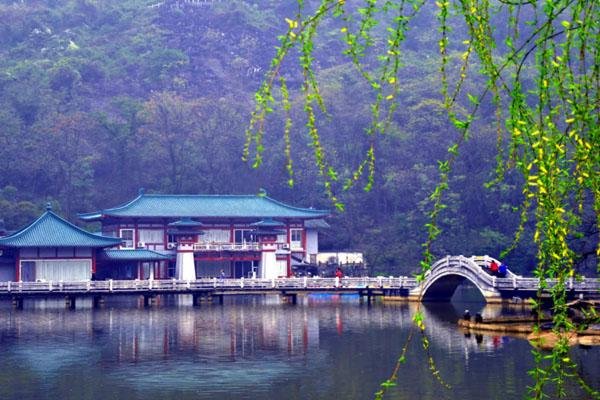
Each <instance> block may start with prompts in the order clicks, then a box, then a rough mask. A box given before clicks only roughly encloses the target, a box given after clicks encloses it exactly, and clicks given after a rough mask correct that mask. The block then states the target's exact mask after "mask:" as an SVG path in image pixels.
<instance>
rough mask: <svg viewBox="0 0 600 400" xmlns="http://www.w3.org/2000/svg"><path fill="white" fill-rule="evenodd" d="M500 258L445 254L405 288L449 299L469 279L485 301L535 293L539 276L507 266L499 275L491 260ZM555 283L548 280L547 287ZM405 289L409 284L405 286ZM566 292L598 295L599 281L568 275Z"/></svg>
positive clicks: (416, 293)
mask: <svg viewBox="0 0 600 400" xmlns="http://www.w3.org/2000/svg"><path fill="white" fill-rule="evenodd" d="M492 261H495V262H496V263H497V264H498V265H500V264H501V263H500V261H498V260H496V259H494V258H492V257H489V256H481V257H478V256H473V257H464V256H446V257H444V258H442V259H440V260H438V261H437V262H436V263H435V264H433V265H432V266H431V270H430V271H429V272H428V273H427V274H426V276H425V280H424V281H423V282H421V283H420V284H417V282H416V281H414V286H413V287H411V288H410V289H409V290H408V295H409V296H410V297H412V298H415V299H418V300H422V301H428V300H429V301H431V300H434V301H436V300H437V301H448V300H450V298H451V297H452V295H453V294H454V291H455V290H456V288H457V287H458V286H459V285H460V284H462V283H463V282H465V281H469V282H471V283H472V284H473V285H474V286H475V287H476V288H477V289H478V290H479V292H480V293H481V295H482V296H483V297H484V299H485V300H486V302H492V303H493V302H501V301H505V300H512V299H524V298H531V297H536V296H537V294H538V293H537V292H538V289H539V286H540V281H539V279H538V278H532V277H523V276H519V275H516V274H514V273H513V272H511V271H510V270H507V272H506V274H505V275H504V276H502V277H500V276H495V275H493V274H492V273H490V269H489V267H490V264H491V263H492ZM555 284H556V281H555V280H548V281H547V285H548V288H551V287H552V286H553V285H555ZM407 289H408V288H407ZM567 290H568V296H569V297H571V298H575V297H578V296H580V295H581V296H584V297H586V298H590V297H599V295H600V282H599V281H598V279H595V278H585V277H584V278H582V279H574V278H570V279H569V281H568V282H567Z"/></svg>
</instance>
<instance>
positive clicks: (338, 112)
mask: <svg viewBox="0 0 600 400" xmlns="http://www.w3.org/2000/svg"><path fill="white" fill-rule="evenodd" d="M296 12H297V6H296V4H295V2H280V1H260V2H249V1H241V0H235V1H227V2H219V1H214V2H207V5H204V6H193V5H191V4H188V3H186V2H185V1H174V0H171V1H164V2H158V1H144V0H125V1H116V0H107V1H102V2H96V1H90V0H53V1H41V0H40V1H36V0H28V1H6V0H5V1H2V2H0V33H1V34H0V54H1V58H0V143H1V146H0V163H1V166H2V167H1V169H0V171H1V172H0V189H1V192H0V218H4V220H5V222H6V225H7V227H8V228H11V229H16V228H18V227H19V226H21V225H22V224H24V223H26V222H27V221H29V220H31V218H32V217H34V216H35V215H36V214H37V213H38V212H39V211H40V209H41V207H42V205H43V204H44V203H45V202H46V201H53V202H55V204H56V205H55V207H56V208H57V209H60V210H61V211H62V212H63V213H64V214H65V215H67V216H68V217H71V218H72V219H75V214H76V213H77V212H81V211H89V210H93V209H97V208H102V207H106V206H112V205H114V204H116V203H119V202H122V201H126V200H129V199H131V198H132V197H133V196H135V195H136V193H137V191H138V189H139V188H140V187H144V188H146V190H147V191H155V192H164V193H166V192H169V193H257V192H258V190H259V188H265V189H267V191H268V193H269V194H270V195H271V196H273V197H275V198H278V199H281V200H284V201H288V202H291V203H294V204H298V205H302V206H314V207H319V208H330V207H331V203H330V201H329V199H328V198H327V195H326V194H325V193H324V192H323V190H321V187H322V186H318V185H317V186H316V185H315V182H321V183H323V182H324V178H323V176H322V175H321V174H320V173H319V170H318V168H316V167H313V165H314V163H313V162H312V161H311V160H313V157H314V155H313V151H312V149H311V148H310V147H306V146H305V145H306V144H308V145H309V146H310V144H311V140H312V139H311V138H310V137H307V136H305V135H304V133H303V132H304V131H305V127H304V124H306V123H307V122H308V121H307V120H306V119H305V118H306V117H304V116H303V106H302V101H301V99H300V97H301V96H300V95H299V94H297V92H296V91H295V89H301V87H302V82H303V79H302V71H301V70H300V69H299V68H295V67H290V68H288V69H287V70H286V72H285V76H286V78H287V86H288V89H289V90H290V98H289V110H288V112H289V114H290V115H293V116H295V121H297V122H295V124H294V125H293V126H292V127H291V128H290V132H291V135H290V136H289V138H288V139H285V138H284V137H283V136H282V135H281V134H279V132H283V130H284V117H283V116H276V117H274V118H273V119H272V120H271V121H270V123H272V126H273V127H274V128H275V129H272V130H270V131H268V132H267V133H266V134H265V135H266V136H265V138H264V140H265V142H268V143H269V144H270V145H272V147H271V150H270V151H269V154H268V156H265V157H264V160H263V163H264V164H265V166H266V168H260V169H257V170H256V169H253V168H251V167H250V166H248V165H247V164H245V163H242V162H241V161H240V156H241V149H242V148H243V140H244V139H243V132H244V130H245V129H246V127H247V120H248V117H247V116H248V115H249V113H250V111H251V110H252V107H253V104H252V103H253V100H254V92H255V91H256V90H257V89H258V88H259V85H260V83H261V81H262V79H263V77H264V74H265V72H266V71H267V70H268V68H269V65H270V64H269V63H270V60H271V58H272V57H273V55H274V54H275V50H274V49H275V46H277V45H278V41H277V35H278V34H279V33H280V32H282V31H285V29H286V28H287V27H288V23H287V22H286V20H285V18H288V19H290V18H292V19H293V16H294V15H295V14H296ZM340 29H341V25H340V23H339V21H337V22H336V21H335V20H333V21H326V22H325V23H324V25H323V30H322V31H321V32H320V33H319V39H320V40H319V41H318V43H317V44H316V46H315V49H314V54H315V55H316V56H318V65H316V74H317V76H316V77H315V78H316V79H318V81H319V82H320V84H321V87H320V90H321V92H320V93H321V94H322V96H323V99H324V100H325V101H326V103H327V107H328V108H327V112H326V113H324V114H323V116H324V119H323V120H320V121H319V122H317V123H318V124H319V129H320V132H321V135H322V136H321V138H322V142H323V143H322V145H323V147H324V148H326V149H327V151H328V152H330V154H329V156H330V157H329V159H330V160H332V164H333V166H334V167H335V168H337V170H338V173H339V174H340V180H343V179H344V178H346V177H349V176H352V173H353V171H352V168H353V166H354V167H355V166H357V165H359V164H360V163H361V160H362V157H361V154H365V152H366V151H367V150H368V146H365V144H364V143H362V142H361V140H360V138H361V137H362V136H363V135H364V133H363V132H364V131H365V130H366V129H368V128H369V126H370V124H371V122H372V120H371V110H370V108H369V100H374V99H375V98H374V95H373V94H372V92H371V91H370V90H369V89H370V87H369V84H368V83H366V82H365V80H363V79H361V78H360V77H358V76H357V74H356V71H355V69H354V66H353V65H352V62H349V61H348V59H347V58H345V57H344V56H343V55H342V54H341V51H343V50H344V48H345V44H344V42H343V41H340V40H339V32H340ZM375 29H377V28H375ZM410 29H411V33H412V36H411V40H410V41H407V42H406V43H405V48H404V49H403V52H404V53H403V54H404V61H403V63H404V64H403V66H402V68H400V69H399V75H398V81H401V82H402V90H400V91H399V92H398V93H397V95H396V103H397V104H399V106H398V107H397V109H396V112H395V114H394V116H393V118H392V120H391V121H390V123H389V126H388V129H386V131H385V134H383V135H381V138H380V140H379V142H378V144H377V150H378V158H377V160H376V164H377V171H378V172H377V174H376V176H375V183H376V184H375V185H373V187H372V190H371V191H370V192H364V191H360V190H354V191H347V192H339V193H337V195H338V197H339V199H340V201H341V202H343V204H345V209H346V210H345V212H344V213H336V215H335V216H334V217H333V220H332V221H331V225H332V226H333V228H332V229H331V230H329V231H327V232H324V235H323V238H322V245H323V247H324V248H325V249H327V248H334V249H348V250H358V251H364V252H365V253H366V255H367V260H368V263H369V264H370V265H371V268H372V271H373V273H385V274H406V273H409V272H414V271H416V270H417V269H418V263H419V260H420V253H421V243H422V242H423V241H424V240H425V238H426V236H425V235H426V234H425V233H424V231H423V230H422V229H421V227H422V226H423V224H425V223H426V222H427V221H426V217H425V212H426V211H427V209H428V203H427V198H428V196H429V194H430V193H431V191H432V190H433V189H434V187H435V185H436V184H437V182H438V165H437V160H439V159H443V158H444V157H445V156H446V151H447V148H448V146H450V145H451V144H452V143H453V142H454V141H456V140H457V138H458V134H457V133H456V131H455V130H454V129H453V125H452V121H451V120H450V119H449V118H448V115H447V113H446V112H445V108H444V103H443V99H442V98H441V97H440V95H439V93H440V89H441V82H440V80H439V78H438V69H439V65H438V63H437V59H436V54H437V41H438V37H437V35H436V29H437V28H436V10H435V5H433V4H432V5H430V6H429V5H428V6H427V7H425V8H424V9H423V12H422V13H421V14H419V15H418V16H417V17H415V19H414V20H413V21H412V22H411V26H410ZM375 45H381V43H376V44H375ZM460 56H461V51H460V49H459V48H458V47H455V48H452V51H451V52H449V55H448V57H449V58H450V59H451V60H453V61H452V63H454V64H452V65H453V66H455V65H459V61H460ZM371 61H372V62H375V61H376V60H374V59H373V60H371ZM466 84H467V85H470V87H471V88H472V89H473V92H475V91H476V89H477V88H478V87H482V85H484V84H485V81H484V80H483V79H474V80H472V81H469V82H468V83H466ZM359 100H360V101H359ZM460 105H461V107H463V108H465V109H467V108H468V105H469V102H468V99H466V98H465V99H461V102H460ZM481 107H482V108H484V110H486V112H484V113H482V114H481V115H482V117H480V118H479V119H478V120H477V121H474V122H473V127H472V131H471V136H472V137H471V140H470V141H469V142H467V143H466V144H465V145H464V147H463V148H462V149H461V152H462V154H464V157H463V158H462V159H460V160H459V161H458V162H457V164H456V165H455V166H454V168H453V174H452V176H451V178H450V179H451V181H452V182H451V185H450V189H449V193H448V196H447V199H448V208H447V210H446V211H445V213H444V215H443V217H442V218H441V220H440V224H441V225H442V226H443V227H444V228H445V231H446V232H447V233H448V234H447V235H443V237H442V238H441V240H439V241H438V242H437V243H436V244H435V245H434V246H435V247H434V249H433V251H434V253H436V254H439V255H443V254H447V253H450V254H460V253H462V254H465V255H469V254H483V253H487V254H492V255H497V254H499V253H500V252H501V251H502V250H503V249H504V248H506V247H507V246H509V245H510V242H511V240H512V232H513V230H514V228H515V227H516V226H518V223H519V212H518V210H515V208H514V207H515V205H518V204H520V203H521V202H522V194H521V192H520V189H519V184H520V183H521V179H522V178H520V177H518V176H516V175H515V176H511V175H509V176H508V180H507V181H505V182H504V183H503V184H502V185H499V186H496V187H494V188H493V189H491V190H488V189H486V188H485V187H484V185H485V183H486V182H489V181H490V180H491V179H493V178H494V168H495V157H496V138H495V136H494V132H495V128H494V125H493V120H494V118H493V117H494V112H493V104H491V102H488V103H484V104H482V105H481ZM287 153H289V155H290V156H291V158H292V159H293V160H294V163H295V165H296V166H297V167H296V168H294V169H293V176H292V177H290V175H289V170H288V169H287V168H286V164H287V162H286V158H287V156H286V154H287ZM290 179H293V182H294V187H293V188H290V187H289V186H288V185H287V183H286V182H288V181H289V180H290ZM589 217H590V218H589V224H588V225H589V229H588V237H592V238H593V236H594V235H597V224H596V223H595V220H594V218H593V215H592V214H590V216H589ZM533 230H534V227H533V226H531V225H529V224H528V225H526V226H525V232H524V234H523V236H524V237H526V238H527V237H529V238H532V237H533ZM573 240H575V238H574V239H573ZM577 240H579V241H580V244H579V245H580V246H582V248H585V249H587V250H588V251H587V252H583V253H582V254H584V253H585V254H587V255H588V256H587V257H584V258H582V259H581V260H579V264H578V265H579V266H580V268H581V271H582V272H585V273H590V272H592V271H594V270H595V259H594V251H593V245H590V243H591V241H589V240H587V237H582V238H577ZM590 249H591V251H590ZM507 260H508V262H509V264H510V266H511V267H512V268H513V269H514V270H516V271H517V272H523V273H525V272H527V271H530V270H531V269H532V268H533V266H534V264H535V249H533V248H531V246H529V245H527V244H525V245H519V246H518V247H517V249H516V250H515V251H513V252H512V253H511V254H510V255H509V256H508V258H507Z"/></svg>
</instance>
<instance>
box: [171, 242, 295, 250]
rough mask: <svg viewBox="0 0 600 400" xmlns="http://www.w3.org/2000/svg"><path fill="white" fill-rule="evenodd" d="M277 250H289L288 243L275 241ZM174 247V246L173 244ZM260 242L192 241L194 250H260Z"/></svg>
mask: <svg viewBox="0 0 600 400" xmlns="http://www.w3.org/2000/svg"><path fill="white" fill-rule="evenodd" d="M276 246H277V250H282V251H285V250H288V251H289V250H290V245H289V244H288V243H276ZM173 247H175V246H173ZM261 250H262V244H261V243H257V242H244V243H230V242H222V243H218V242H211V243H206V242H199V243H194V251H197V252H202V251H261ZM292 250H295V251H302V249H301V248H293V249H292Z"/></svg>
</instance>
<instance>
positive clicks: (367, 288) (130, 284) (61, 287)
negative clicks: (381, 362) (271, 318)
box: [0, 256, 600, 308]
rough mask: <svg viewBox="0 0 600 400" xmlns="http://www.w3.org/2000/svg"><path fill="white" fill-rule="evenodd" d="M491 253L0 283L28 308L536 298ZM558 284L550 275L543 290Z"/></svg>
mask: <svg viewBox="0 0 600 400" xmlns="http://www.w3.org/2000/svg"><path fill="white" fill-rule="evenodd" d="M492 261H494V262H498V261H497V260H494V259H492V258H490V257H487V256H485V257H464V256H447V257H445V258H443V259H441V260H439V261H437V262H436V263H435V264H434V265H433V266H432V268H431V270H430V271H429V272H428V273H427V275H426V278H425V280H424V281H423V282H421V283H418V282H417V280H416V279H415V278H414V277H408V276H400V277H391V276H390V277H382V276H379V277H356V278H355V277H344V278H341V279H340V278H320V277H302V278H277V279H245V278H240V279H219V278H207V279H197V280H192V281H189V280H176V279H171V280H105V281H83V282H62V281H61V282H0V299H11V300H12V301H13V304H14V305H15V306H16V307H17V308H22V307H23V301H24V299H27V298H52V297H55V298H56V297H64V298H65V299H66V301H67V306H69V307H71V308H74V307H75V301H76V298H77V297H92V298H93V299H94V305H96V304H100V303H101V301H102V298H103V297H106V296H111V295H140V296H144V303H145V304H147V305H150V304H152V303H153V299H154V298H155V297H156V296H157V295H161V294H171V295H173V294H188V295H192V296H193V298H194V304H199V303H200V302H201V301H202V300H206V299H214V298H216V299H217V300H218V301H219V302H222V301H223V296H226V295H256V294H280V295H281V296H283V297H285V298H287V299H288V300H289V301H290V302H292V303H296V300H297V296H298V295H299V294H302V293H338V294H340V293H348V294H357V295H359V296H361V298H363V297H364V298H366V299H367V301H369V302H370V301H371V298H373V297H380V296H384V297H392V296H393V297H395V298H406V299H407V300H414V301H428V300H429V301H449V299H450V298H451V297H452V295H453V294H454V291H455V290H456V287H458V285H460V284H461V283H463V282H464V281H465V280H468V281H470V282H471V283H472V284H473V285H475V287H477V289H479V291H480V292H481V294H482V295H483V297H484V298H485V300H486V301H487V302H490V303H493V302H504V301H515V300H522V299H526V298H532V297H536V296H537V295H538V289H539V286H540V282H539V279H538V278H531V277H522V276H518V275H516V274H514V273H512V272H510V271H507V273H506V275H505V276H504V277H499V276H494V275H492V274H490V272H489V264H490V263H491V262H492ZM555 284H556V282H555V281H552V280H548V281H547V282H546V285H545V286H546V288H545V289H544V291H543V293H542V295H544V294H547V293H548V289H550V288H551V287H552V286H554V285H555ZM566 287H567V291H568V295H569V297H571V298H576V297H580V298H583V297H584V298H598V297H600V281H599V280H598V279H597V278H585V277H582V278H580V279H573V278H571V279H569V281H568V282H566Z"/></svg>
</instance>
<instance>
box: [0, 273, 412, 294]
mask: <svg viewBox="0 0 600 400" xmlns="http://www.w3.org/2000/svg"><path fill="white" fill-rule="evenodd" d="M415 285H416V280H415V279H414V278H409V277H376V278H369V277H362V278H353V277H344V278H341V279H339V278H318V277H316V278H308V277H303V278H276V279H251V278H250V279H249V278H240V279H219V278H204V279H196V280H192V281H188V280H177V279H161V280H156V279H155V280H137V279H136V280H112V279H110V280H105V281H82V282H62V281H61V282H52V281H48V282H0V294H7V293H15V294H18V293H30V294H36V293H51V292H52V293H54V292H60V293H69V292H78V293H82V292H96V293H102V292H135V291H156V292H160V291H164V292H177V291H194V290H203V289H204V290H210V289H213V290H214V289H226V290H233V289H244V290H253V289H256V290H269V289H276V290H281V289H307V290H311V289H312V290H319V289H331V288H346V289H364V288H367V287H369V288H372V289H377V288H391V289H401V288H406V289H411V288H413V287H414V286H415Z"/></svg>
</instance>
